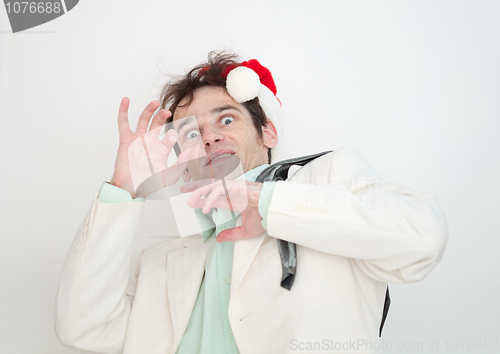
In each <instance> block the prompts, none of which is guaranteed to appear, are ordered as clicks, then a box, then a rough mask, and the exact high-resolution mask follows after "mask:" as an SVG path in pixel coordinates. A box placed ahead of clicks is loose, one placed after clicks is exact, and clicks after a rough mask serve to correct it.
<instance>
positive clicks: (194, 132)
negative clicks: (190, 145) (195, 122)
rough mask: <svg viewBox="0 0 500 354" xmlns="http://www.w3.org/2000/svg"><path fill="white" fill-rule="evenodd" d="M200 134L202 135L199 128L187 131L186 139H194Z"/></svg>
mask: <svg viewBox="0 0 500 354" xmlns="http://www.w3.org/2000/svg"><path fill="white" fill-rule="evenodd" d="M198 135H200V132H199V131H198V130H190V131H188V132H187V133H186V139H194V138H196V137H197V136H198Z"/></svg>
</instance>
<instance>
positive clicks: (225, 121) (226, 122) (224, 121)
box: [222, 117, 234, 125]
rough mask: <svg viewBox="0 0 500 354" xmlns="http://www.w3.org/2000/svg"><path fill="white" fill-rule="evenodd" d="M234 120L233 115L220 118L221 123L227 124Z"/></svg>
mask: <svg viewBox="0 0 500 354" xmlns="http://www.w3.org/2000/svg"><path fill="white" fill-rule="evenodd" d="M233 120H234V118H233V117H224V118H222V125H228V124H231V122H232V121H233Z"/></svg>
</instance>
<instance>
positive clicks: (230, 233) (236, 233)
mask: <svg viewBox="0 0 500 354" xmlns="http://www.w3.org/2000/svg"><path fill="white" fill-rule="evenodd" d="M245 238H249V237H248V236H247V235H246V234H245V232H244V229H243V226H238V227H234V228H232V229H227V230H224V231H221V232H219V234H218V235H217V237H216V239H215V240H216V241H217V242H227V241H236V240H243V239H245Z"/></svg>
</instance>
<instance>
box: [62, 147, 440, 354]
mask: <svg viewBox="0 0 500 354" xmlns="http://www.w3.org/2000/svg"><path fill="white" fill-rule="evenodd" d="M143 205H144V203H118V204H106V203H101V202H100V201H99V200H97V199H96V200H94V202H93V204H92V207H91V209H90V212H89V214H88V215H87V217H86V218H85V219H84V222H83V223H82V224H81V225H80V227H79V229H78V232H77V235H76V237H75V239H74V242H73V244H72V245H71V249H70V251H69V253H68V255H67V257H66V260H65V262H64V266H63V270H62V275H61V280H60V285H59V289H58V294H57V300H56V315H55V329H56V333H57V335H58V338H59V340H60V341H61V342H62V343H63V344H65V345H66V346H68V347H70V348H74V349H76V350H78V351H81V352H85V353H126V354H143V353H154V354H160V353H161V354H165V353H175V351H176V349H177V347H178V345H179V342H180V340H181V338H182V336H183V334H184V331H185V330H186V326H187V324H188V321H189V319H190V316H191V312H192V310H193V307H194V304H195V301H196V298H197V296H198V291H199V288H200V284H201V281H202V277H203V273H204V266H205V259H206V253H207V244H203V243H202V239H201V235H196V236H192V237H188V238H184V239H180V238H179V239H171V240H167V241H164V242H160V243H158V244H156V245H154V246H152V247H150V248H147V249H146V250H144V251H143V253H142V254H141V257H140V258H139V260H138V262H137V268H136V269H135V277H134V279H135V280H134V281H133V282H131V283H130V282H129V263H130V255H131V248H132V241H133V238H134V233H135V230H136V227H137V225H138V222H139V219H140V216H141V211H142V208H143ZM447 233H448V231H447V225H446V221H445V218H444V216H443V213H442V211H441V208H440V207H439V204H438V202H437V201H436V199H435V198H434V197H433V196H431V195H428V194H424V193H420V192H416V191H414V190H412V189H409V188H406V187H402V186H399V185H396V184H393V183H392V182H388V181H383V180H381V178H380V177H379V176H378V175H377V174H376V173H375V172H374V171H373V170H372V169H371V168H370V167H369V166H368V164H367V163H366V161H365V160H364V159H363V157H362V156H361V155H359V154H358V153H356V152H355V151H353V150H350V149H347V148H342V149H338V150H336V151H335V152H333V153H329V154H326V155H324V156H322V157H320V158H317V159H316V160H314V161H312V162H311V163H309V164H307V165H306V166H305V167H303V168H302V169H300V170H299V171H298V172H297V173H296V174H295V175H294V176H293V177H292V178H291V179H290V180H289V181H286V182H278V183H277V185H276V187H275V190H274V192H273V196H272V200H271V203H270V205H269V209H268V216H267V233H263V234H261V235H259V236H257V237H255V238H253V239H249V240H241V241H236V242H235V246H234V261H233V270H232V282H231V293H230V302H229V320H230V323H231V329H232V331H233V335H234V338H235V341H236V343H237V346H238V349H239V352H240V353H241V354H253V353H259V354H278V353H297V352H322V351H325V350H326V349H329V348H330V347H331V349H332V350H333V349H336V351H337V352H342V349H343V350H345V351H346V352H352V351H353V348H354V349H357V350H358V352H369V350H365V349H367V348H369V347H370V346H369V345H368V344H367V343H369V342H371V343H372V344H373V343H375V342H376V341H377V337H378V329H379V325H380V320H381V316H382V309H383V304H384V298H385V292H386V287H387V282H397V283H402V282H417V281H419V280H422V279H423V278H424V277H425V276H426V275H427V274H429V272H430V271H431V270H432V269H433V268H434V267H435V266H436V264H437V263H438V262H439V260H440V259H441V257H442V255H443V251H444V247H445V244H446V239H447ZM275 238H280V239H283V240H286V241H290V242H294V243H296V244H297V273H296V277H295V282H294V284H293V287H292V289H291V290H290V291H288V290H285V289H283V288H282V287H280V279H281V273H282V269H281V261H280V256H279V251H278V248H277V242H276V239H275ZM354 342H355V343H356V345H357V347H353V343H354ZM363 343H365V344H364V345H363ZM312 349H316V350H318V351H314V350H312ZM339 349H340V350H339Z"/></svg>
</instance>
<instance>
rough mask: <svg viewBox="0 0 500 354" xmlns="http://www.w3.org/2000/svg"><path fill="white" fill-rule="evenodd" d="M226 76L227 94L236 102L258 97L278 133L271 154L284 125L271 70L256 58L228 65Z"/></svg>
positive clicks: (275, 149)
mask: <svg viewBox="0 0 500 354" xmlns="http://www.w3.org/2000/svg"><path fill="white" fill-rule="evenodd" d="M222 76H223V77H224V76H225V77H226V88H227V92H228V93H229V95H230V96H231V97H232V98H233V99H234V100H235V101H236V102H238V103H243V102H247V101H250V100H252V99H254V98H255V97H258V98H259V103H260V106H261V107H262V109H263V111H264V113H265V114H266V116H267V119H269V120H270V121H271V122H273V124H274V126H275V127H276V131H277V133H278V145H276V146H275V147H274V148H272V149H271V151H272V154H273V156H276V155H278V154H277V151H278V149H277V147H278V146H279V145H280V143H279V142H280V141H281V139H282V138H283V130H284V125H283V122H282V118H281V102H280V101H279V100H278V98H277V97H276V84H275V83H274V79H273V76H272V75H271V71H269V69H268V68H266V67H264V66H262V65H261V64H260V63H259V62H258V61H257V60H256V59H251V60H248V61H244V62H242V63H240V64H238V65H235V66H230V67H228V68H227V69H226V71H225V72H224V73H223V74H222ZM273 160H274V158H273Z"/></svg>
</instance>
